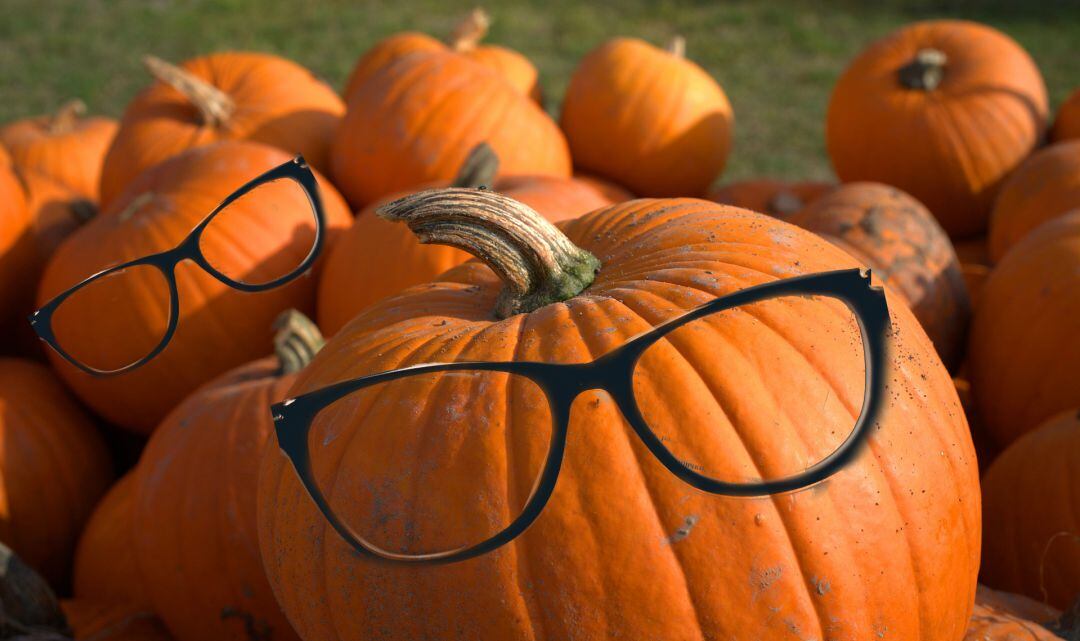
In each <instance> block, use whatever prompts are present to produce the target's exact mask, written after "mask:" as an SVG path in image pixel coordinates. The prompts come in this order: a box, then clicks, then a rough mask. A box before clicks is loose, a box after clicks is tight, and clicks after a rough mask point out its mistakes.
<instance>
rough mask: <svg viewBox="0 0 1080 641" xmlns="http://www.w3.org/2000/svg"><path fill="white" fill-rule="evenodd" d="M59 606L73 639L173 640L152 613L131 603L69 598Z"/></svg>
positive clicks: (94, 640)
mask: <svg viewBox="0 0 1080 641" xmlns="http://www.w3.org/2000/svg"><path fill="white" fill-rule="evenodd" d="M60 607H61V609H62V610H63V611H64V616H65V617H66V618H67V621H68V624H69V625H70V626H71V630H72V631H73V632H74V637H75V641H172V637H171V636H169V632H168V631H167V630H166V629H165V626H163V625H162V624H161V621H160V620H158V618H157V617H155V616H154V613H153V612H151V611H149V610H147V609H146V608H143V607H140V606H137V605H132V604H131V603H124V602H114V601H100V600H91V599H71V600H67V601H61V603H60Z"/></svg>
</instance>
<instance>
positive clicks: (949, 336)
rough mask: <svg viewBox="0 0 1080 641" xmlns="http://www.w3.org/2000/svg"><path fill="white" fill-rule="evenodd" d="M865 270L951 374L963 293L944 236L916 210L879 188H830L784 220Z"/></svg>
mask: <svg viewBox="0 0 1080 641" xmlns="http://www.w3.org/2000/svg"><path fill="white" fill-rule="evenodd" d="M791 222H793V223H795V224H796V225H798V226H800V227H802V228H804V229H809V230H810V231H812V232H815V233H818V234H821V235H822V236H824V237H825V238H826V239H828V240H829V241H830V242H833V243H835V244H836V245H838V246H839V247H840V248H841V249H844V250H845V251H847V252H848V253H849V254H851V255H852V256H854V257H855V258H856V259H857V260H858V261H859V262H861V263H863V264H864V265H866V266H868V267H870V268H872V269H873V270H874V271H875V273H877V275H878V276H879V277H880V278H882V279H883V280H884V281H885V282H886V284H888V285H889V286H890V287H892V288H894V289H895V290H896V291H897V293H899V294H900V295H901V296H903V298H904V300H905V301H906V302H907V303H908V305H909V306H910V307H911V311H913V312H914V313H915V318H917V319H919V322H920V323H921V324H922V326H923V329H925V330H926V333H927V335H928V336H929V337H930V340H932V341H933V342H934V346H935V347H937V350H938V354H940V355H941V359H942V360H943V361H944V362H945V364H946V365H947V366H949V368H950V369H955V367H956V366H957V365H959V364H960V358H961V356H962V355H963V351H964V343H965V340H964V339H965V334H966V332H967V323H968V315H969V314H970V312H971V310H970V306H969V304H968V296H967V291H966V289H965V288H964V277H963V274H962V273H961V271H960V263H959V261H958V260H957V258H956V252H955V251H953V247H952V243H950V242H949V237H948V236H947V235H946V234H945V231H944V230H943V229H942V228H941V226H940V225H938V224H937V222H936V221H935V220H934V217H933V215H931V214H930V212H929V211H927V210H926V207H923V206H922V203H920V202H919V201H917V200H915V199H914V198H912V197H911V196H909V195H907V194H905V193H904V192H902V191H900V190H899V189H896V188H894V187H889V186H888V185H882V184H880V183H849V184H846V185H841V186H840V187H837V188H836V189H835V190H834V191H832V192H831V193H829V194H826V195H824V196H822V197H820V198H818V199H817V200H815V201H814V202H812V203H811V204H810V205H809V206H807V207H806V208H805V209H803V210H802V211H801V212H799V213H797V214H795V215H794V216H792V218H791Z"/></svg>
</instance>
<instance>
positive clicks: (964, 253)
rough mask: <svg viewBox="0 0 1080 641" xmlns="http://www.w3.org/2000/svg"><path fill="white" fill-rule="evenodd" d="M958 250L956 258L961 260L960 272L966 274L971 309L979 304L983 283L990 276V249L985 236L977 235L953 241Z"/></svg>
mask: <svg viewBox="0 0 1080 641" xmlns="http://www.w3.org/2000/svg"><path fill="white" fill-rule="evenodd" d="M953 249H955V250H956V258H957V260H959V261H960V272H961V273H962V274H963V275H964V284H965V285H966V289H967V293H968V299H969V300H970V301H971V309H973V310H974V309H975V308H976V307H977V306H978V304H979V296H980V294H982V288H983V284H984V283H985V282H986V279H987V278H989V277H990V269H991V262H990V249H989V247H988V246H987V243H986V237H985V236H976V237H974V238H968V239H966V240H960V241H956V242H955V243H953Z"/></svg>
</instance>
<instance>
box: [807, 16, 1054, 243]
mask: <svg viewBox="0 0 1080 641" xmlns="http://www.w3.org/2000/svg"><path fill="white" fill-rule="evenodd" d="M1047 109H1048V107H1047V98H1046V86H1045V85H1044V84H1043V79H1042V76H1041V75H1040V74H1039V70H1038V68H1037V67H1036V66H1035V62H1034V61H1033V60H1032V59H1031V56H1029V55H1028V54H1027V52H1026V51H1024V50H1023V49H1022V48H1021V47H1020V45H1018V44H1017V43H1016V42H1015V41H1013V40H1012V39H1011V38H1009V37H1008V36H1006V35H1005V34H1003V33H1001V32H999V31H997V30H995V29H992V28H990V27H988V26H985V25H982V24H978V23H974V22H966V21H962V20H928V21H925V22H918V23H915V24H912V25H908V26H906V27H903V28H901V29H899V30H897V31H895V32H893V33H891V34H889V35H888V36H886V37H884V38H882V39H881V40H878V41H877V42H875V43H873V44H872V45H870V47H868V48H867V49H866V50H865V51H863V52H862V53H861V54H859V56H858V57H857V58H856V59H855V60H854V61H853V62H852V63H851V65H850V66H849V67H848V68H847V70H846V71H844V73H843V75H842V76H841V77H840V80H839V81H838V82H837V84H836V87H835V88H834V89H833V94H832V98H831V99H830V101H829V109H828V115H827V121H826V144H827V147H828V151H829V156H830V158H831V159H832V164H833V168H834V169H835V170H836V175H837V176H839V177H840V180H842V181H844V182H850V181H855V180H873V181H879V182H883V183H886V184H889V185H895V186H896V187H899V188H900V189H903V190H904V191H906V192H908V193H909V194H911V195H912V196H914V197H916V198H918V199H919V201H920V202H922V203H923V204H925V205H926V206H927V207H928V208H929V209H930V211H931V212H933V213H934V215H935V216H937V219H938V221H939V222H940V223H941V226H942V227H944V228H945V231H947V232H949V235H950V236H953V237H956V238H963V237H966V236H973V235H975V234H978V233H979V232H981V231H982V230H984V229H985V228H986V224H987V218H988V216H989V214H990V207H991V205H992V204H993V200H994V196H995V195H996V194H997V190H998V188H999V186H1000V185H1001V182H1002V181H1003V180H1004V179H1005V177H1006V176H1008V175H1009V173H1010V172H1011V171H1012V170H1013V169H1015V168H1016V167H1017V166H1019V165H1020V163H1021V162H1022V161H1023V160H1024V158H1026V157H1027V155H1028V154H1030V153H1031V151H1032V150H1033V149H1035V147H1036V146H1037V145H1038V144H1039V141H1040V140H1041V139H1042V136H1043V133H1044V131H1045V128H1046V118H1047Z"/></svg>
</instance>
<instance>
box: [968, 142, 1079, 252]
mask: <svg viewBox="0 0 1080 641" xmlns="http://www.w3.org/2000/svg"><path fill="white" fill-rule="evenodd" d="M1074 209H1080V140H1071V141H1068V142H1063V143H1060V144H1057V145H1051V146H1049V147H1047V148H1045V149H1043V150H1041V151H1039V152H1038V153H1036V154H1035V155H1033V156H1032V157H1031V158H1029V159H1028V160H1027V161H1026V162H1024V164H1022V165H1020V168H1019V169H1017V170H1016V171H1015V172H1014V173H1013V175H1012V176H1011V177H1009V179H1008V180H1007V181H1005V184H1004V185H1002V187H1001V193H1000V194H998V197H997V200H996V201H995V202H994V212H993V214H992V215H991V217H990V234H989V236H988V242H989V247H990V259H991V260H993V261H994V262H997V261H999V260H1001V259H1002V257H1004V256H1005V253H1006V252H1007V251H1009V248H1011V247H1012V246H1013V245H1015V244H1016V243H1017V242H1019V241H1020V239H1022V238H1023V237H1024V236H1026V235H1027V234H1028V233H1029V232H1030V231H1031V230H1033V229H1035V228H1036V227H1038V226H1039V225H1041V224H1042V223H1044V222H1046V221H1048V220H1050V219H1052V218H1057V217H1058V216H1061V215H1062V214H1064V213H1066V212H1068V211H1070V210H1074Z"/></svg>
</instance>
